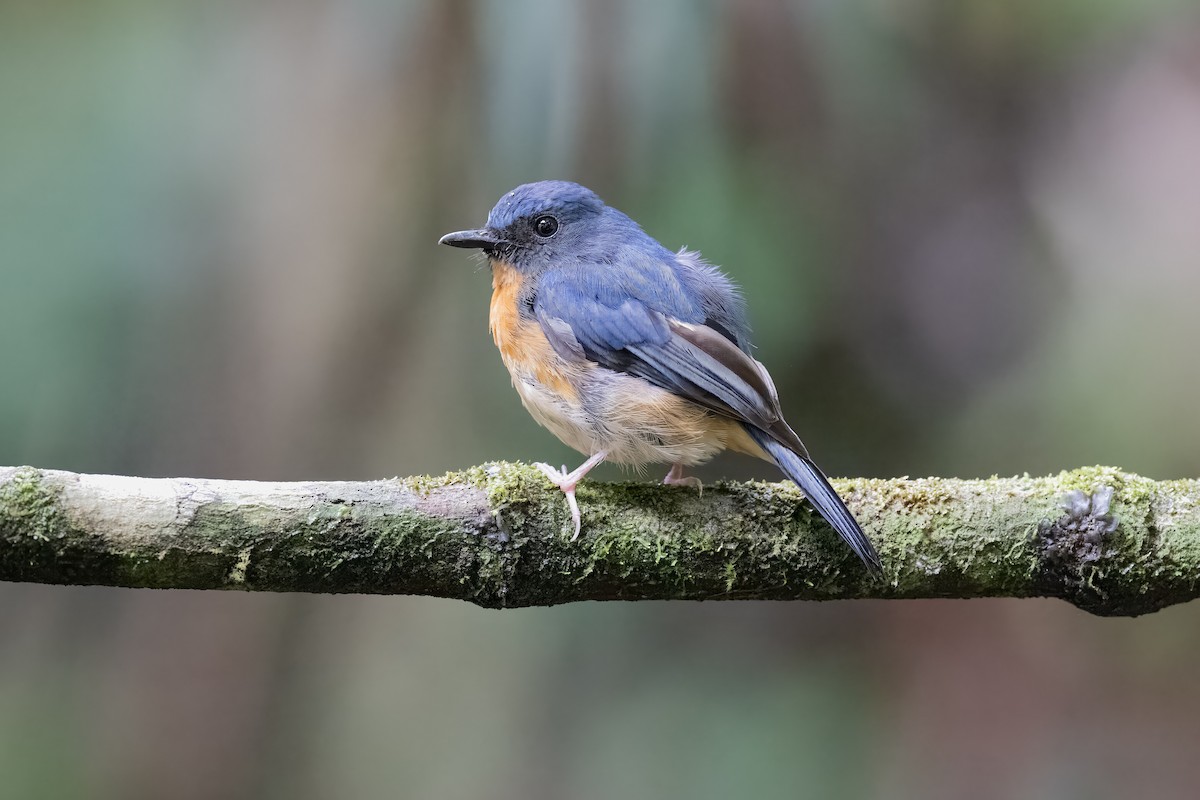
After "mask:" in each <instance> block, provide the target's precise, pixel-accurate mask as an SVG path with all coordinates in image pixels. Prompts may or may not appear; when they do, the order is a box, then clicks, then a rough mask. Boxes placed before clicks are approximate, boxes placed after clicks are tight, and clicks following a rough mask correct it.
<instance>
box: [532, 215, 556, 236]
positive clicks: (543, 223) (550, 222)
mask: <svg viewBox="0 0 1200 800" xmlns="http://www.w3.org/2000/svg"><path fill="white" fill-rule="evenodd" d="M533 230H534V233H536V234H537V235H538V236H540V237H542V238H543V239H549V238H550V237H551V236H553V235H554V234H555V233H557V232H558V220H556V219H555V218H554V217H552V216H550V215H549V214H545V215H542V216H540V217H538V218H537V219H535V220H534V221H533Z"/></svg>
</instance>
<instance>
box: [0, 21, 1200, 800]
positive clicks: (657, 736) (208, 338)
mask: <svg viewBox="0 0 1200 800" xmlns="http://www.w3.org/2000/svg"><path fill="white" fill-rule="evenodd" d="M1198 141H1200V14H1198V13H1197V12H1196V10H1195V8H1194V4H1189V3H1186V2H1182V0H1176V1H1175V2H1172V1H1171V0H1153V1H1152V2H1144V3H1138V4H1133V3H1122V2H1115V0H1105V1H1104V2H1096V1H1095V0H1064V1H1062V2H1055V3H1041V2H1034V1H1033V0H1022V1H1021V2H1010V3H988V2H949V1H948V0H944V1H942V0H861V2H858V1H856V2H845V3H841V2H837V3H835V2H828V0H825V1H822V0H808V1H807V2H798V1H797V2H784V1H783V0H744V2H703V3H689V2H681V1H679V0H671V1H670V2H656V3H652V4H650V3H634V2H630V1H629V0H625V1H624V2H617V3H600V2H585V1H584V0H572V1H569V2H568V1H564V2H557V3H551V2H544V1H543V2H538V1H536V0H521V1H520V2H500V1H499V0H491V2H477V3H468V2H399V0H397V2H391V3H385V2H378V0H340V1H339V2H336V3H334V2H320V1H317V0H314V1H313V2H303V3H269V2H256V3H241V4H239V3H225V2H222V3H184V2H180V0H159V2H148V0H101V1H100V2H93V3H83V2H78V0H75V1H74V2H71V1H66V2H57V3H33V2H16V1H14V0H8V2H0V343H2V344H0V462H3V463H7V464H19V463H32V464H36V465H38V466H42V467H61V468H69V469H78V470H89V471H104V472H128V473H134V474H146V475H165V474H192V475H205V476H221V477H240V478H257V479H288V478H317V477H324V478H347V479H350V478H367V477H378V476H381V475H393V474H408V473H415V472H440V471H443V470H445V469H449V468H453V467H460V466H463V465H467V464H472V463H478V462H481V461H484V460H487V459H493V458H510V459H511V458H522V459H535V458H536V459H545V460H549V461H551V462H554V463H558V462H571V461H573V460H575V458H576V457H575V456H574V455H573V454H571V453H569V452H568V451H567V450H566V449H565V448H563V447H562V446H561V445H559V444H558V443H557V442H555V441H553V439H552V437H551V436H550V435H549V434H547V433H545V432H543V431H540V430H539V429H537V427H536V425H535V424H534V423H533V422H532V420H530V419H529V418H528V416H527V415H526V414H525V413H524V411H523V410H522V409H521V408H520V405H519V402H518V401H517V398H516V395H515V393H513V392H512V391H511V390H510V389H509V387H508V378H507V375H506V374H505V373H504V370H503V368H502V366H501V365H500V363H499V359H497V358H496V357H495V354H494V352H493V350H492V346H491V343H490V341H489V340H488V336H487V323H486V310H485V309H486V303H487V295H488V291H489V289H488V278H487V275H486V270H485V269H484V268H482V267H481V265H479V264H478V263H476V262H470V261H468V260H466V259H464V257H463V254H462V253H461V252H457V251H449V250H447V249H446V248H441V249H439V248H437V247H436V246H435V245H434V242H435V241H436V239H437V237H438V235H440V234H441V233H443V232H445V231H447V230H452V229H457V228H461V227H465V226H468V225H473V224H477V223H478V222H480V221H481V220H482V219H483V218H484V216H485V214H486V213H487V210H488V208H489V207H490V206H491V204H492V203H493V202H494V201H495V199H496V198H497V197H498V196H499V195H500V194H501V193H502V192H503V191H505V190H506V189H508V188H509V187H510V186H512V185H515V184H517V183H521V182H524V181H528V180H534V179H539V178H545V177H563V178H571V179H576V180H579V181H581V182H583V183H586V184H588V185H590V186H593V187H594V188H596V189H597V190H598V191H599V192H600V193H601V194H602V196H604V197H605V198H606V199H607V200H609V201H610V202H612V203H613V204H614V205H617V206H618V207H620V208H622V209H624V210H626V211H628V212H629V213H631V214H632V215H633V216H634V217H635V218H637V219H638V220H639V221H640V222H641V223H642V224H643V226H644V227H645V228H646V229H647V230H648V231H649V232H650V233H651V234H653V235H655V236H656V237H658V238H659V239H661V240H662V241H663V242H664V243H665V244H666V245H668V246H669V247H679V246H682V245H685V244H686V245H688V246H690V247H695V248H699V249H701V250H702V251H703V252H704V253H705V255H706V256H707V257H708V258H710V259H711V260H713V261H714V262H715V263H719V264H722V265H724V266H725V267H726V268H727V269H728V271H729V272H730V273H731V274H732V275H733V276H734V277H735V278H736V279H737V280H738V282H739V283H741V285H742V286H743V287H744V289H745V292H746V295H747V298H748V300H749V305H750V308H751V314H752V320H753V322H754V324H755V329H756V332H757V339H758V344H759V348H760V349H759V355H760V357H761V358H762V360H763V361H764V362H765V363H767V364H768V365H769V366H770V367H771V369H772V372H773V373H774V375H775V376H776V379H777V383H778V384H779V388H780V392H781V395H782V396H783V398H784V406H785V409H786V410H787V412H788V414H789V417H790V418H791V419H792V420H793V423H794V425H795V427H796V428H797V429H798V430H799V431H800V432H801V433H802V434H803V435H804V436H805V438H806V440H807V442H808V444H809V445H810V446H811V447H812V449H813V450H814V452H815V453H816V455H817V456H818V457H819V460H820V461H821V462H822V463H823V464H825V465H826V466H827V467H828V468H829V469H830V471H832V472H834V473H838V474H845V473H853V474H865V475H890V474H913V475H920V474H959V475H964V476H969V475H980V474H985V475H986V474H992V473H1014V472H1024V471H1028V472H1031V473H1043V472H1048V471H1053V470H1057V469H1061V468H1065V467H1073V466H1079V465H1083V464H1090V463H1095V462H1104V463H1113V464H1118V465H1120V466H1121V467H1123V468H1126V469H1130V470H1135V471H1140V472H1144V473H1146V474H1149V475H1152V476H1154V477H1177V476H1185V475H1194V474H1196V472H1197V466H1196V465H1197V456H1196V448H1195V446H1194V442H1195V441H1197V439H1198V438H1200V416H1198V415H1196V414H1195V413H1194V409H1193V406H1194V398H1195V397H1196V396H1197V395H1198V392H1200V362H1198V361H1197V360H1196V359H1195V358H1194V356H1193V353H1192V350H1193V349H1194V348H1193V345H1192V343H1193V342H1194V341H1196V339H1197V337H1198V335H1200V322H1198V321H1197V320H1198V317H1197V316H1196V314H1195V310H1194V304H1195V298H1196V297H1197V296H1200V294H1198V293H1200V226H1197V225H1196V224H1195V209H1196V208H1198V207H1200V149H1198V148H1197V147H1196V144H1195V143H1196V142H1198ZM618 474H619V473H617V472H616V471H615V470H609V471H608V472H607V473H606V475H605V477H610V478H612V477H617V476H618ZM701 474H702V475H703V476H704V477H706V478H708V479H712V478H714V477H717V476H721V475H725V476H729V477H745V476H750V475H756V476H763V477H766V476H770V475H771V474H772V473H771V471H770V470H769V469H767V467H766V466H765V465H759V464H753V463H750V462H748V461H745V460H740V459H737V458H732V457H729V458H722V459H719V460H718V461H717V462H716V463H715V464H713V465H711V466H709V467H707V468H705V470H703V471H702V472H701ZM652 477H656V476H652ZM0 598H2V601H3V602H4V605H5V608H7V609H9V610H10V613H8V614H5V615H3V617H2V618H0V643H2V644H0V774H3V776H4V777H3V779H2V780H3V781H4V794H5V795H11V796H20V797H39V796H41V797H67V796H89V797H100V798H106V797H112V798H118V797H119V798H137V797H148V798H149V797H182V798H186V797H197V798H201V797H213V796H220V797H289V798H304V797H328V796H332V795H337V796H351V797H354V796H376V795H384V796H394V795H403V796H407V797H454V796H468V795H482V796H488V797H520V798H537V797H546V798H556V797H565V796H571V797H584V798H588V797H608V796H622V797H630V798H637V797H663V796H673V795H678V796H689V797H697V798H699V797H729V796H741V795H747V796H751V795H752V796H761V797H793V796H797V795H804V794H811V795H812V796H819V797H837V796H847V797H851V796H864V795H870V794H873V793H875V794H879V795H880V796H888V797H897V796H899V797H907V796H912V797H926V798H928V797H933V798H937V797H946V798H955V797H961V796H982V797H1029V796H1039V797H1059V796H1062V797H1075V796H1081V795H1085V794H1086V795H1088V796H1094V797H1125V796H1129V795H1131V794H1133V793H1134V792H1135V791H1136V792H1137V793H1138V794H1139V795H1141V794H1145V793H1152V794H1157V795H1185V794H1188V793H1189V791H1188V790H1189V788H1190V787H1192V786H1194V785H1195V784H1196V783H1197V780H1198V779H1200V774H1198V767H1197V764H1196V762H1195V759H1194V758H1193V757H1192V751H1193V750H1194V746H1193V743H1194V735H1193V729H1194V720H1195V714H1196V711H1197V706H1198V700H1200V697H1198V695H1197V691H1196V690H1195V689H1194V688H1192V686H1193V682H1192V681H1190V680H1188V679H1187V678H1185V674H1186V673H1185V670H1186V669H1187V665H1188V664H1189V663H1190V662H1191V661H1192V660H1194V658H1195V657H1196V655H1197V649H1198V645H1200V642H1198V641H1197V639H1198V636H1197V634H1196V633H1195V631H1196V630H1197V626H1196V625H1195V620H1193V619H1192V616H1193V615H1194V614H1195V613H1196V612H1195V611H1194V610H1193V609H1191V608H1179V609H1174V610H1172V611H1169V612H1164V613H1161V614H1158V615H1155V616H1153V617H1151V618H1147V619H1144V620H1140V621H1132V622H1131V621H1101V620H1094V619H1088V618H1085V617H1083V616H1082V615H1080V614H1078V613H1077V612H1074V611H1072V610H1070V609H1067V608H1065V607H1059V606H1058V605H1054V604H1049V603H1036V602H1025V603H1015V602H1014V603H1005V602H998V603H971V604H954V605H946V604H938V603H920V604H908V605H899V604H890V605H889V604H857V605H852V606H849V605H847V606H823V607H812V606H784V605H776V606H772V605H737V606H724V605H720V606H719V605H717V604H711V605H710V604H705V605H672V606H661V605H650V604H638V605H637V606H617V605H607V606H597V607H580V608H561V609H552V610H544V611H543V610H539V611H529V612H521V613H515V614H514V613H504V614H493V613H487V612H483V611H479V610H476V609H471V608H464V607H458V606H451V605H446V604H444V603H436V602H429V601H421V600H412V599H401V598H350V597H340V598H294V597H249V596H245V597H243V596H215V595H204V594H192V593H171V594H160V593H149V592H119V591H107V590H87V589H76V590H71V589H54V588H48V587H33V586H4V587H0Z"/></svg>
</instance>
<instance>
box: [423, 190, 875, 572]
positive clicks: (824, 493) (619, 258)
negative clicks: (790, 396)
mask: <svg viewBox="0 0 1200 800" xmlns="http://www.w3.org/2000/svg"><path fill="white" fill-rule="evenodd" d="M443 241H444V242H445V243H447V244H455V245H457V246H467V247H481V248H483V249H484V250H485V252H487V253H488V255H489V257H490V258H491V261H492V265H493V280H494V283H495V286H496V293H495V294H494V295H493V326H494V327H495V326H496V324H497V320H500V321H501V324H502V327H503V329H504V339H503V342H502V341H501V339H500V338H497V344H498V345H501V352H502V355H504V356H505V359H506V361H505V363H506V364H507V365H508V366H509V369H510V372H512V374H513V381H514V384H515V385H516V386H517V389H518V391H519V392H520V393H521V397H522V400H523V401H524V402H525V404H526V406H527V407H528V408H529V409H530V411H531V413H533V414H534V416H535V417H536V418H537V419H538V421H539V422H541V423H542V424H544V425H546V426H547V427H550V428H551V430H553V431H554V432H555V433H556V434H557V435H559V437H560V438H562V439H563V440H564V441H566V442H568V443H569V444H571V446H573V447H576V448H577V449H580V450H582V451H584V452H585V453H587V454H588V455H592V456H593V458H592V459H589V462H588V464H586V465H585V467H584V468H581V470H582V472H578V471H577V473H571V474H569V475H563V474H561V473H559V472H558V471H557V470H552V469H550V468H549V467H545V471H546V472H547V475H550V476H551V477H552V479H554V480H555V481H556V482H557V483H558V484H559V485H560V486H561V487H562V488H563V490H564V491H565V492H567V494H568V498H569V499H570V500H571V502H572V504H573V503H574V495H573V492H574V485H575V482H576V481H577V480H578V479H579V478H581V477H582V475H583V474H584V473H586V471H587V469H590V468H591V466H593V465H594V464H595V463H598V462H599V460H602V459H603V457H604V456H605V455H608V454H613V457H615V458H618V459H619V460H624V461H626V462H627V463H638V462H640V461H643V460H645V461H650V460H663V459H667V460H671V461H674V462H676V463H677V464H683V463H699V462H700V461H703V460H706V459H707V458H710V457H711V456H712V455H713V454H714V453H715V452H717V451H718V450H720V449H723V448H724V447H735V448H737V449H739V450H743V451H744V452H749V453H752V454H755V455H760V456H761V457H764V458H770V459H771V460H773V461H775V462H776V464H778V465H779V466H780V468H781V469H783V470H784V472H785V473H786V474H787V475H788V476H789V477H791V478H792V479H793V480H795V481H796V482H797V483H799V484H800V486H801V488H803V489H804V490H805V491H806V493H808V495H809V497H810V499H811V500H812V502H813V504H814V505H815V507H816V508H817V510H818V511H819V512H820V513H821V515H822V516H823V517H824V518H825V519H826V520H828V521H829V522H830V524H832V525H833V527H834V528H835V529H836V530H837V531H838V533H839V534H841V535H842V537H843V538H844V539H845V540H846V541H847V542H848V543H849V544H850V545H851V546H852V548H853V549H854V551H855V552H856V553H857V554H858V555H859V556H860V557H861V558H862V559H863V561H864V563H866V564H867V566H868V567H869V568H871V569H872V570H873V571H878V570H879V568H880V567H879V557H878V555H877V554H876V553H875V551H874V548H872V546H871V544H870V542H869V541H868V540H867V538H866V536H865V535H864V534H863V532H862V530H861V529H860V528H859V526H858V523H857V522H855V521H854V518H853V516H851V514H850V512H849V511H848V510H847V509H846V507H845V505H844V504H843V503H842V501H841V499H840V498H839V497H838V496H837V494H836V492H834V490H833V489H832V487H831V486H830V485H829V482H828V480H827V479H825V477H824V474H823V473H822V472H821V471H820V469H818V468H817V466H816V465H815V464H814V463H813V462H812V460H811V459H810V458H809V455H808V452H807V450H806V449H805V447H804V444H803V443H802V442H801V441H800V438H799V437H798V436H796V434H795V432H793V431H792V429H791V428H790V427H788V425H787V423H786V422H784V420H783V417H782V412H781V411H780V407H779V400H778V397H777V396H776V394H775V387H774V385H773V383H772V382H771V379H770V376H769V375H768V374H767V371H766V369H765V368H763V366H762V365H761V364H760V363H759V362H757V361H756V360H754V358H753V357H751V355H750V348H751V345H750V335H749V333H750V331H749V326H748V325H747V323H746V315H745V307H744V304H743V302H742V298H741V295H740V294H739V292H738V291H737V288H736V287H735V286H734V285H733V283H732V282H730V280H729V279H728V278H727V277H725V275H724V274H722V273H721V272H720V270H718V269H717V268H715V267H713V266H711V265H709V264H707V263H705V262H704V261H703V260H702V259H701V258H700V257H699V255H698V254H696V253H692V252H688V251H686V250H681V251H679V252H672V251H670V250H668V249H667V248H665V247H663V246H662V245H661V244H660V243H659V242H658V241H656V240H655V239H654V238H652V237H651V236H649V235H648V234H647V233H646V232H645V231H643V230H642V229H641V227H639V226H638V224H637V223H636V222H634V221H633V220H632V219H630V218H629V217H628V216H626V215H625V214H623V213H621V212H620V211H618V210H616V209H614V208H611V207H609V206H607V205H605V203H604V202H603V201H602V200H601V199H600V198H599V197H598V196H597V195H596V194H595V193H594V192H592V191H591V190H589V189H587V188H585V187H583V186H580V185H579V184H575V183H570V182H567V181H542V182H540V183H531V184H525V185H523V186H519V187H517V188H516V189H514V190H513V191H511V192H509V193H508V194H506V195H505V196H504V197H503V198H501V200H500V202H498V203H497V204H496V206H495V208H493V209H492V211H491V213H490V214H489V215H488V224H487V227H486V228H484V229H481V230H477V231H462V232H460V233H455V234H448V235H447V236H446V237H443ZM498 303H499V304H500V305H499V306H498V305H497V304H498ZM506 303H507V304H509V305H504V304H506ZM497 315H499V316H497ZM522 343H525V344H522ZM519 346H524V347H526V348H529V350H528V355H522V353H523V352H525V351H520V350H518V349H517V348H518V347H519ZM533 350H537V354H536V355H535V354H534V353H533ZM539 376H542V377H539ZM551 384H553V385H555V386H558V385H561V386H564V387H567V388H568V389H570V390H571V391H570V392H569V394H570V396H566V395H564V394H563V393H562V392H561V391H556V390H553V389H552V386H551ZM671 474H672V475H675V474H676V471H675V470H674V469H673V470H672V473H671ZM572 508H573V510H574V511H575V523H576V531H577V533H578V525H579V517H578V509H577V507H575V506H574V505H572Z"/></svg>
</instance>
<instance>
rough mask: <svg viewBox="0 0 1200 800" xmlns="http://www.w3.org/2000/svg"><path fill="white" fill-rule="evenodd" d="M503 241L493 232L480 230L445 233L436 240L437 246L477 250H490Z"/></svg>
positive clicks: (485, 229)
mask: <svg viewBox="0 0 1200 800" xmlns="http://www.w3.org/2000/svg"><path fill="white" fill-rule="evenodd" d="M502 241H504V240H503V239H501V238H500V237H499V236H497V235H496V233H495V232H494V231H491V230H488V229H487V228H480V229H479V230H476V231H455V232H454V233H447V234H446V235H445V236H443V237H442V238H440V239H438V244H448V245H450V246H451V247H474V248H476V249H478V250H490V249H491V248H493V247H495V246H496V245H498V244H500V243H501V242H502Z"/></svg>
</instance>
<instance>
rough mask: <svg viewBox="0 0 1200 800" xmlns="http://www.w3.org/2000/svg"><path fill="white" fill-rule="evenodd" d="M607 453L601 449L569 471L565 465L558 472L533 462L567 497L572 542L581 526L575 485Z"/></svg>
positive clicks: (545, 465)
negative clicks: (572, 530)
mask: <svg viewBox="0 0 1200 800" xmlns="http://www.w3.org/2000/svg"><path fill="white" fill-rule="evenodd" d="M607 455H608V451H607V450H601V451H600V452H599V453H596V455H594V456H592V457H591V458H589V459H588V460H587V461H585V462H583V463H582V464H580V465H579V467H578V468H577V469H576V470H575V471H574V472H570V473H568V472H567V468H566V466H563V468H562V471H561V472H560V471H559V470H556V469H555V468H554V467H552V466H550V465H549V464H543V463H541V462H538V463H536V464H534V466H535V467H537V468H538V469H539V470H541V471H542V474H543V475H545V476H546V477H547V478H549V479H550V482H551V483H553V484H554V485H555V486H557V487H558V488H559V489H562V493H563V494H564V495H566V497H567V507H568V508H570V509H571V521H572V522H573V523H574V524H575V535H574V536H572V537H571V541H572V542H573V541H575V540H576V539H578V538H579V529H580V526H581V519H580V514H579V503H577V502H576V501H575V485H576V484H577V483H579V482H580V481H581V480H583V476H584V475H587V474H588V473H589V472H591V471H592V468H593V467H595V466H596V465H597V464H599V463H600V462H601V461H603V460H604V458H605V456H607Z"/></svg>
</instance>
